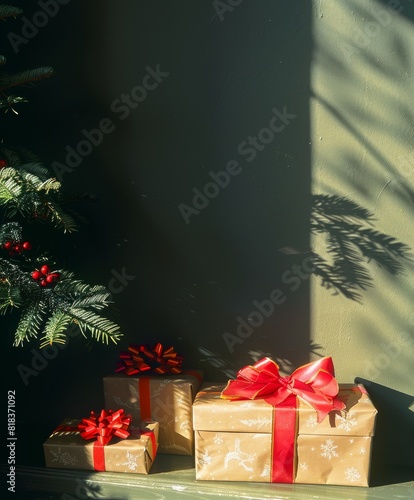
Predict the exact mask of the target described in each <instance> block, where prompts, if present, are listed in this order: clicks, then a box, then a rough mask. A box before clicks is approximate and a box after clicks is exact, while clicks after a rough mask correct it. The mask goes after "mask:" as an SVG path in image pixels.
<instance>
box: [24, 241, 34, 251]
mask: <svg viewBox="0 0 414 500" xmlns="http://www.w3.org/2000/svg"><path fill="white" fill-rule="evenodd" d="M22 246H23V249H24V250H30V249H31V248H32V244H31V243H30V241H25V242H24V243H23V245H22Z"/></svg>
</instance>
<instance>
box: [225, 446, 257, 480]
mask: <svg viewBox="0 0 414 500" xmlns="http://www.w3.org/2000/svg"><path fill="white" fill-rule="evenodd" d="M254 458H255V455H249V453H245V452H244V451H241V449H240V439H238V438H236V439H235V441H234V451H229V452H228V453H226V456H225V458H224V468H225V469H227V466H228V463H229V462H230V460H237V461H238V463H239V465H240V466H241V467H243V469H244V470H247V471H250V472H252V471H253V461H254ZM248 464H250V466H249V465H248Z"/></svg>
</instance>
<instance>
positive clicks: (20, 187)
mask: <svg viewBox="0 0 414 500" xmlns="http://www.w3.org/2000/svg"><path fill="white" fill-rule="evenodd" d="M21 14H22V11H21V10H20V9H18V8H15V7H13V6H10V5H0V19H1V20H5V19H7V18H10V17H16V16H19V15H21ZM6 62H7V61H6V58H5V57H4V56H1V55H0V108H1V111H3V112H5V113H11V114H13V115H17V114H18V111H17V109H16V108H18V107H19V106H20V105H21V103H23V102H25V101H26V99H25V98H23V97H21V96H17V95H15V93H14V89H16V88H21V87H22V86H27V85H28V84H33V83H34V82H37V81H39V80H42V79H44V78H47V77H49V76H51V75H52V74H53V69H52V68H50V67H41V68H36V69H30V70H25V71H21V72H18V73H14V74H9V73H8V72H7V71H6ZM67 200H68V197H67V195H65V194H64V193H63V191H62V186H61V183H60V182H58V181H57V180H56V178H55V177H54V176H53V175H52V174H51V171H50V170H49V168H48V167H47V166H46V165H45V164H43V163H42V162H41V161H40V160H39V158H37V157H36V156H35V155H34V154H33V153H32V152H30V151H28V150H26V149H22V148H16V147H13V146H9V145H6V144H5V143H4V142H3V138H0V208H1V210H2V212H3V213H2V221H1V225H0V312H1V313H2V314H17V326H16V331H15V337H14V345H15V346H21V345H23V343H24V342H26V341H29V340H31V339H34V338H38V339H39V340H40V345H41V347H43V346H45V345H49V344H52V343H54V342H60V343H64V342H65V340H66V334H67V331H68V328H69V327H71V326H72V325H73V324H76V325H77V326H78V327H79V329H80V331H81V332H82V334H84V335H85V336H86V335H87V334H89V335H90V336H92V337H93V338H95V339H96V340H99V341H103V342H106V343H108V341H109V340H111V341H113V342H115V343H116V342H117V341H118V339H119V338H120V336H121V333H120V328H119V326H118V325H117V324H116V323H114V322H113V321H111V320H110V319H108V318H107V317H104V316H102V314H101V311H102V310H103V309H105V308H107V307H108V306H109V305H110V293H109V291H108V290H107V289H106V288H105V287H103V286H101V285H89V284H86V283H84V282H83V281H82V280H80V279H77V278H75V275H74V274H73V273H72V272H70V271H67V270H65V269H62V268H60V267H59V265H58V264H57V260H56V259H55V258H53V256H51V255H49V254H47V253H46V252H44V251H42V250H41V249H40V248H38V245H37V242H36V241H31V240H29V239H28V238H27V237H25V233H26V232H28V228H29V226H30V227H31V225H32V224H39V223H46V224H49V225H50V226H54V227H55V228H56V229H60V230H63V231H64V232H66V233H71V232H73V231H76V230H77V227H78V224H77V218H76V216H75V215H74V214H73V213H71V212H70V211H69V210H68V209H66V208H64V207H66V205H67ZM51 229H52V228H51ZM54 230H55V229H54ZM34 234H36V232H34Z"/></svg>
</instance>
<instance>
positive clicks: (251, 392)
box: [221, 357, 345, 422]
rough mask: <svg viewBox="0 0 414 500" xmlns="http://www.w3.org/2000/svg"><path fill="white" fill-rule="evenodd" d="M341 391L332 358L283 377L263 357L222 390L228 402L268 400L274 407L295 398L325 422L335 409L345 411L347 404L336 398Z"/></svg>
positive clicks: (308, 365)
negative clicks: (300, 400)
mask: <svg viewBox="0 0 414 500" xmlns="http://www.w3.org/2000/svg"><path fill="white" fill-rule="evenodd" d="M338 391H339V386H338V382H337V381H336V379H335V376H334V367H333V362H332V359H331V358H330V357H325V358H321V359H319V360H317V361H314V362H312V363H308V364H306V365H303V366H301V367H300V368H298V369H296V370H295V371H294V372H293V373H292V374H291V375H290V376H287V377H281V376H280V374H279V366H278V365H277V364H276V363H275V362H274V361H273V360H272V359H270V358H263V359H261V360H260V361H258V362H257V363H255V364H254V365H252V366H250V365H249V366H245V367H244V368H242V369H241V370H240V371H239V372H238V373H237V377H236V380H230V381H229V382H228V383H227V386H226V388H225V389H224V390H223V391H222V393H221V397H222V398H224V399H232V400H241V399H264V400H265V401H266V402H267V403H269V404H271V405H272V406H277V405H279V404H281V403H283V402H284V401H285V400H286V399H287V398H289V397H290V396H292V395H294V396H297V397H299V398H301V399H303V400H304V401H306V402H307V403H309V404H310V405H311V406H312V407H313V408H314V409H315V410H316V412H317V415H318V422H321V421H322V420H323V419H324V418H325V417H326V415H327V414H328V413H329V412H330V411H332V410H343V409H344V408H345V405H344V403H343V402H342V401H339V400H338V399H337V398H336V396H337V394H338Z"/></svg>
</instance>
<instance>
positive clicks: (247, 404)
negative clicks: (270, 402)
mask: <svg viewBox="0 0 414 500" xmlns="http://www.w3.org/2000/svg"><path fill="white" fill-rule="evenodd" d="M240 408H254V404H253V403H252V402H251V401H246V402H245V403H242V404H241V405H240Z"/></svg>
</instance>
